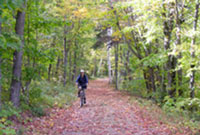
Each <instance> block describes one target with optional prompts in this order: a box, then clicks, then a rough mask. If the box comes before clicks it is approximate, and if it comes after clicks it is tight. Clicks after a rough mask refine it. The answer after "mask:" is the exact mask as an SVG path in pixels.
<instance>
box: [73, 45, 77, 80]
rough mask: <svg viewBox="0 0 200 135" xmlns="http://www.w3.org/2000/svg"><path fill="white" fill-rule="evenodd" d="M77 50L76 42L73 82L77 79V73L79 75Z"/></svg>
mask: <svg viewBox="0 0 200 135" xmlns="http://www.w3.org/2000/svg"><path fill="white" fill-rule="evenodd" d="M76 50H77V43H76V41H75V51H74V69H73V81H74V80H75V78H76V73H77V69H76V68H77V65H76V64H77V52H76Z"/></svg>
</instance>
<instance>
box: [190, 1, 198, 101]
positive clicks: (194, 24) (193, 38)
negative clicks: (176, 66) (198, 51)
mask: <svg viewBox="0 0 200 135" xmlns="http://www.w3.org/2000/svg"><path fill="white" fill-rule="evenodd" d="M199 4H200V3H199V0H196V5H195V14H194V21H193V31H194V32H195V33H196V31H197V23H198V19H199ZM195 42H196V36H195V35H194V37H192V42H191V57H192V60H193V61H192V64H191V68H192V73H191V75H190V85H189V87H190V97H191V98H194V96H195V94H194V92H195V91H194V90H195V86H194V83H195V70H194V67H195V64H194V63H195V61H194V57H195V50H194V45H195Z"/></svg>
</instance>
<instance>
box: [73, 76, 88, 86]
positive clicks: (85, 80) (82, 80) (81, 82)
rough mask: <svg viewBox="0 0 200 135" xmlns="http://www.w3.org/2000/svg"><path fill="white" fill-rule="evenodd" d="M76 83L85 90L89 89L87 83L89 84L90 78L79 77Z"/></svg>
mask: <svg viewBox="0 0 200 135" xmlns="http://www.w3.org/2000/svg"><path fill="white" fill-rule="evenodd" d="M76 83H78V85H79V86H81V87H83V88H87V85H86V84H87V83H88V78H87V76H86V75H84V76H83V77H82V76H81V75H79V76H78V78H77V79H76Z"/></svg>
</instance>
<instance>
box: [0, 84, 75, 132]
mask: <svg viewBox="0 0 200 135" xmlns="http://www.w3.org/2000/svg"><path fill="white" fill-rule="evenodd" d="M21 95H22V96H21V105H20V108H18V109H16V108H15V107H13V105H12V104H11V102H5V103H3V106H2V110H1V111H0V135H4V134H6V135H16V134H21V132H23V130H21V129H23V127H21V129H20V131H16V130H14V129H13V127H14V126H15V125H14V123H13V121H12V118H13V117H15V118H16V119H17V120H20V121H21V122H25V121H26V120H25V119H24V118H22V116H21V113H22V112H28V113H31V114H32V116H35V117H41V116H44V115H45V114H46V110H48V108H52V107H59V108H62V107H66V106H68V105H70V104H71V103H72V102H73V100H74V99H75V88H74V86H73V85H72V84H71V85H70V84H68V85H67V87H63V85H62V84H61V83H57V82H48V81H40V82H39V81H35V82H33V83H31V85H30V90H29V98H27V93H25V94H21Z"/></svg>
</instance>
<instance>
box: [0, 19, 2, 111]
mask: <svg viewBox="0 0 200 135" xmlns="http://www.w3.org/2000/svg"><path fill="white" fill-rule="evenodd" d="M1 29H2V27H1V22H0V35H1ZM0 53H1V52H0ZM1 62H2V59H1V54H0V111H1V108H2V107H1V106H2V101H1V93H2V72H1Z"/></svg>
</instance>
